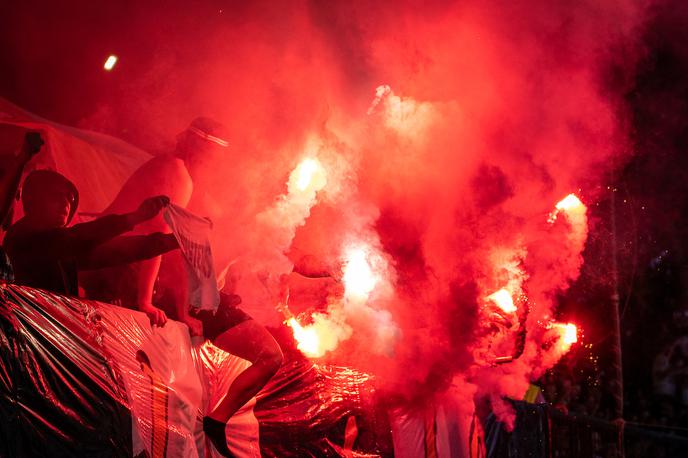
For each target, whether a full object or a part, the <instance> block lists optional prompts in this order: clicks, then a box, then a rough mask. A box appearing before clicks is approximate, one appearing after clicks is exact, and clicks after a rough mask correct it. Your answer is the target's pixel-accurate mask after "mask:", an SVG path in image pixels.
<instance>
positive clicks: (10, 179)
mask: <svg viewBox="0 0 688 458" xmlns="http://www.w3.org/2000/svg"><path fill="white" fill-rule="evenodd" d="M42 146H43V139H42V138H41V134H39V133H38V132H27V133H26V135H25V136H24V144H23V145H22V148H21V150H20V151H19V154H18V155H17V156H16V157H15V158H14V159H13V160H12V162H11V163H10V166H9V168H8V169H7V170H6V171H5V173H4V174H3V175H2V177H0V224H1V223H3V222H4V221H5V218H7V214H8V213H9V212H10V210H11V209H12V204H13V203H14V198H15V196H16V195H17V188H18V187H19V180H20V179H21V176H22V173H23V172H24V167H25V166H26V164H27V163H28V162H29V161H30V160H31V158H32V157H33V156H35V155H36V153H38V152H39V151H40V150H41V147H42Z"/></svg>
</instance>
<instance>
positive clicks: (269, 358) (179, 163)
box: [96, 117, 282, 456]
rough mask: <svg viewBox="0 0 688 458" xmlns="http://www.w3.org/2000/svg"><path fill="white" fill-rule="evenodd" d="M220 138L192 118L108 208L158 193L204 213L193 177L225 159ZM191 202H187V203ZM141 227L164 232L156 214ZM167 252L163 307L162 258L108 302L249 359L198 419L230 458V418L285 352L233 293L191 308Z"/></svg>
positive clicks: (219, 131)
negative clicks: (170, 319) (170, 320)
mask: <svg viewBox="0 0 688 458" xmlns="http://www.w3.org/2000/svg"><path fill="white" fill-rule="evenodd" d="M225 138H226V131H225V128H224V126H222V125H221V124H220V123H218V122H216V121H214V120H212V119H209V118H203V117H201V118H197V119H195V120H194V121H193V122H192V123H191V125H190V126H189V127H188V128H187V129H186V130H185V131H184V132H182V133H181V134H179V135H178V136H177V146H176V149H175V151H174V152H173V153H172V154H169V155H163V156H157V157H155V158H153V159H151V160H150V161H148V162H147V163H145V164H143V165H142V166H141V167H140V168H139V169H138V170H137V171H136V172H134V174H133V175H132V176H131V177H130V178H129V180H128V181H127V182H126V183H125V184H124V186H123V188H122V190H121V191H120V193H119V194H118V196H117V197H116V198H115V200H114V202H113V203H112V204H111V205H110V207H109V208H108V209H107V210H106V213H122V212H126V211H129V209H130V208H132V206H133V205H134V203H135V202H140V200H141V199H142V198H146V197H148V196H156V195H161V194H163V195H166V196H169V198H170V200H171V202H172V203H174V204H176V205H179V206H181V207H185V208H187V207H188V210H190V211H192V212H194V213H196V214H199V215H207V214H208V213H207V209H206V208H201V207H202V206H203V204H202V203H203V201H204V200H206V199H203V197H206V192H205V191H204V192H202V194H203V195H199V194H201V192H199V191H198V190H197V191H196V192H197V195H194V196H193V199H192V194H193V192H194V185H195V183H194V178H196V177H199V176H204V172H206V171H208V168H212V167H217V166H218V165H219V164H218V161H226V160H228V159H229V157H228V156H229V155H230V154H231V150H230V149H229V144H228V142H227V141H226V140H225ZM197 184H200V183H197ZM189 202H192V204H191V205H189ZM138 230H139V231H142V232H144V231H148V232H155V231H169V230H168V229H167V228H166V226H165V223H164V222H163V220H162V218H160V217H158V218H155V219H154V220H151V221H149V222H148V223H145V224H142V225H140V226H138ZM144 233H145V232H144ZM171 255H172V256H169V255H166V258H167V257H169V259H166V260H165V263H166V264H168V267H167V268H166V269H165V270H166V273H165V275H161V281H160V283H161V284H160V285H159V289H161V290H164V289H166V290H167V292H168V295H167V301H166V302H167V303H168V304H167V306H166V307H165V306H163V305H162V304H159V305H160V308H159V307H156V306H155V305H153V299H152V298H153V290H154V285H155V281H156V278H157V277H158V271H159V269H160V263H161V258H160V257H157V258H154V259H151V260H149V261H146V262H143V263H140V264H139V266H138V270H137V271H136V272H135V275H134V277H132V276H131V275H129V276H127V275H119V276H118V277H117V278H122V279H124V284H123V285H120V287H116V288H112V287H110V288H109V290H110V291H109V295H110V296H111V297H109V298H106V299H109V300H113V299H117V300H119V301H121V302H122V303H123V305H128V306H136V307H137V308H138V309H139V310H141V311H143V312H145V313H147V314H148V316H149V317H150V318H151V321H152V322H153V323H154V324H157V325H160V326H161V325H164V323H165V321H166V320H167V315H168V314H173V315H176V317H175V318H176V319H178V320H179V321H182V322H184V323H186V324H187V325H188V326H189V330H190V332H191V334H192V335H204V337H206V338H207V339H208V340H210V341H211V342H212V343H213V344H214V345H215V346H217V347H219V348H221V349H222V350H224V351H226V352H228V353H231V354H233V355H236V356H238V357H240V358H242V359H245V360H247V361H249V362H251V363H252V364H251V366H250V367H248V368H247V369H246V370H245V371H244V372H242V373H241V374H239V376H238V377H237V378H236V379H235V380H234V382H233V383H232V385H231V386H230V388H229V391H228V392H227V395H226V396H225V397H224V399H223V400H222V401H221V402H220V404H219V405H218V406H217V407H216V408H215V409H214V410H213V411H211V412H209V413H208V414H207V416H206V417H204V418H203V429H204V431H205V433H206V435H207V437H208V438H209V439H210V440H211V441H212V443H213V445H214V446H215V448H216V449H217V450H218V451H219V452H220V453H221V454H222V455H224V456H231V453H230V451H229V448H228V447H227V442H226V436H225V428H226V426H227V421H228V420H229V419H230V418H231V417H232V415H234V414H235V413H236V412H237V410H239V408H240V407H241V406H243V405H244V404H245V403H246V402H248V401H249V400H250V399H251V398H252V397H253V396H255V395H256V394H257V393H258V391H260V389H261V388H262V387H263V386H265V384H266V383H267V382H268V381H269V380H270V378H272V376H273V375H274V374H275V373H276V372H277V370H278V369H279V368H280V366H281V364H282V352H281V350H280V347H279V345H278V344H277V342H276V341H275V340H274V338H273V337H272V335H271V334H270V333H269V332H268V331H267V330H266V329H265V328H264V327H263V326H262V325H260V324H259V323H257V322H256V321H254V320H253V319H251V317H249V316H248V315H246V314H245V313H244V312H243V311H241V310H240V309H238V308H237V307H236V305H237V302H240V299H239V298H238V297H237V296H234V295H232V294H224V293H222V294H221V295H220V297H221V302H220V306H219V309H218V310H217V312H216V313H215V314H213V313H211V312H207V311H203V312H195V311H193V310H191V311H190V310H189V303H188V294H187V291H186V285H185V279H186V274H185V272H184V267H183V259H182V258H181V255H180V254H179V253H178V252H177V253H171ZM130 273H131V271H130ZM106 277H109V278H113V277H114V276H112V275H109V276H106ZM165 279H166V280H165ZM131 280H134V281H135V284H136V286H137V287H136V288H135V289H136V291H135V292H134V294H128V293H127V290H131V284H132V283H131ZM96 289H97V288H96ZM170 302H171V303H172V305H171V306H170V305H169V303H170ZM162 308H165V310H162Z"/></svg>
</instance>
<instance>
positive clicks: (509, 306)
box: [487, 288, 517, 313]
mask: <svg viewBox="0 0 688 458" xmlns="http://www.w3.org/2000/svg"><path fill="white" fill-rule="evenodd" d="M487 299H488V300H491V301H493V302H494V303H495V304H497V306H498V307H499V308H500V309H502V310H503V311H504V312H506V313H513V312H515V311H516V310H517V308H516V306H515V305H514V300H513V299H512V298H511V294H509V291H507V290H506V289H504V288H502V289H500V290H499V291H497V292H496V293H492V294H490V295H489V296H487Z"/></svg>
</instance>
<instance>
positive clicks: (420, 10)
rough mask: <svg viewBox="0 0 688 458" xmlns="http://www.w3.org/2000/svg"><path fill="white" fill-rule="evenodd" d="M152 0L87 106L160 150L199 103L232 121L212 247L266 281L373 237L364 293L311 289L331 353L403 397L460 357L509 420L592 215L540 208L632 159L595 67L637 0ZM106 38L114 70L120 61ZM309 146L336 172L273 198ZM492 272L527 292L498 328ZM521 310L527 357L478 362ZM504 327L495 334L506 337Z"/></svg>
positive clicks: (450, 371) (587, 193)
mask: <svg viewBox="0 0 688 458" xmlns="http://www.w3.org/2000/svg"><path fill="white" fill-rule="evenodd" d="M237 5H239V4H238V3H237ZM141 8H143V7H141ZM150 13H151V12H150V11H143V10H139V11H135V12H133V13H132V15H131V18H130V23H129V24H128V28H129V30H130V31H131V36H133V37H142V38H145V39H147V40H149V41H150V42H152V44H153V45H150V46H151V47H152V46H154V47H155V52H154V54H153V52H152V51H151V57H150V61H151V64H150V65H149V66H148V67H147V70H146V71H144V72H142V73H141V74H139V75H137V76H132V77H130V78H129V79H127V80H126V81H125V82H124V83H123V84H122V86H121V88H120V89H118V90H117V91H116V92H115V93H114V94H113V98H112V100H111V101H108V102H105V103H103V105H102V106H101V107H100V108H99V109H98V110H97V111H96V112H95V113H93V114H92V115H91V116H88V117H87V118H85V119H84V120H83V122H82V124H83V125H84V126H85V127H93V128H102V129H112V130H111V131H113V132H115V133H119V132H121V131H122V130H124V129H125V128H126V131H127V132H128V134H127V135H128V137H129V139H130V140H133V141H134V142H136V143H138V144H140V145H142V146H145V147H148V148H149V149H152V150H164V149H170V148H171V147H172V140H173V138H174V134H176V133H177V132H179V131H180V130H181V129H182V128H183V127H184V126H185V125H186V124H187V123H188V121H189V120H190V119H192V118H193V117H195V116H196V115H198V114H205V115H209V116H214V117H216V118H217V119H219V120H221V121H223V122H224V123H225V124H227V125H228V126H229V129H230V131H232V132H233V137H232V138H231V139H230V148H231V153H230V157H228V158H227V160H226V161H225V163H224V166H222V167H217V168H215V169H214V176H208V177H207V179H206V180H197V181H198V185H199V186H198V187H197V189H203V186H206V189H211V190H212V191H213V192H215V193H218V192H219V195H220V198H219V200H218V206H217V208H216V214H214V215H208V216H211V217H213V219H214V220H215V221H216V227H217V228H219V229H218V230H219V232H218V240H217V243H218V244H219V247H218V248H219V249H218V254H219V258H220V260H219V262H220V263H226V262H227V261H230V260H234V259H236V258H237V257H239V256H241V257H242V258H243V260H244V261H245V264H247V265H253V266H255V265H256V264H252V261H251V260H252V259H253V258H252V256H254V257H256V258H260V262H259V263H258V264H259V265H260V266H261V269H262V270H263V271H267V272H268V274H269V275H268V276H267V277H270V278H272V279H273V280H274V279H276V278H278V277H279V275H280V274H282V273H285V272H287V271H288V270H289V268H290V266H291V263H292V262H298V261H299V260H300V259H301V258H302V257H303V256H304V255H309V256H312V257H314V258H315V259H317V262H318V263H320V264H321V265H324V266H326V267H327V268H328V269H329V270H330V272H331V273H332V274H333V275H335V276H338V277H341V276H342V275H343V272H342V270H343V267H344V265H345V264H346V262H347V261H346V256H345V253H346V252H347V250H348V249H350V248H352V247H356V246H364V247H365V249H366V250H368V252H369V253H370V255H371V259H375V261H374V262H375V266H374V267H373V270H375V273H376V275H380V276H381V278H382V279H383V281H381V282H379V286H380V288H378V289H374V290H373V291H372V292H371V294H370V296H369V297H366V298H365V300H363V301H360V300H359V301H350V300H349V301H347V299H346V297H345V298H344V299H341V297H340V298H334V299H332V298H331V299H330V303H329V304H323V306H322V307H321V312H327V311H328V310H329V312H327V313H324V314H323V315H320V316H319V318H317V319H316V322H319V323H323V322H324V321H323V320H325V322H326V321H327V320H331V321H333V323H329V322H328V325H332V326H338V329H339V330H340V331H341V334H338V335H339V336H340V337H341V342H340V343H338V344H337V345H339V346H338V349H337V350H335V351H334V352H333V353H330V354H329V356H328V358H331V359H332V360H334V361H337V362H339V363H342V364H354V365H357V366H359V367H361V368H363V369H366V370H369V371H371V372H374V373H376V374H377V375H378V376H380V378H381V380H383V381H384V385H385V386H386V387H387V388H389V389H398V390H400V391H401V392H403V393H405V394H412V395H414V396H416V395H418V393H419V392H421V393H422V392H429V391H432V390H433V389H438V388H442V387H444V386H442V385H443V383H444V384H445V386H446V385H448V384H449V382H450V380H451V379H452V377H454V389H455V390H457V391H458V392H460V393H462V394H463V395H466V394H467V393H469V394H470V395H472V393H476V392H477V393H479V394H482V395H486V396H489V397H490V398H491V399H492V402H493V407H494V408H495V410H496V411H497V412H498V414H499V415H500V418H502V419H504V420H507V421H509V419H510V414H509V410H508V408H507V406H506V404H504V403H503V401H501V396H503V395H508V396H512V397H515V398H520V397H522V395H523V393H524V391H525V389H526V388H527V385H528V382H529V381H530V380H532V379H534V378H536V377H538V376H539V375H540V374H541V373H542V371H543V370H545V369H546V368H547V367H551V366H552V365H553V364H555V363H556V360H557V359H558V357H559V356H560V355H561V352H560V351H559V352H558V351H557V349H558V348H561V347H558V346H557V343H556V342H557V339H558V338H559V335H558V334H556V328H549V327H548V326H547V323H550V322H551V321H552V320H553V319H554V316H555V296H556V294H558V293H560V292H561V291H563V290H565V289H566V288H567V287H568V285H569V284H570V283H571V282H572V281H574V280H575V279H576V278H577V275H578V272H579V269H580V266H581V263H582V258H581V253H582V249H583V244H584V242H585V236H586V234H587V227H583V226H580V224H579V222H580V221H579V220H577V219H576V217H572V216H567V217H557V218H553V221H552V222H548V218H549V217H550V215H551V213H552V212H553V211H554V206H555V205H556V203H557V202H559V201H560V200H561V199H562V198H564V197H565V196H567V195H568V194H569V193H572V192H575V193H577V194H578V195H579V197H581V198H582V199H583V200H584V201H585V202H586V203H587V204H588V205H589V204H591V203H593V202H594V200H595V187H596V186H597V185H599V184H600V183H601V182H602V180H603V179H604V177H605V176H606V174H607V173H609V172H610V171H611V170H612V169H613V167H615V166H619V165H620V164H621V163H622V162H623V160H624V157H623V155H622V153H623V152H624V151H626V150H627V146H628V145H627V140H626V132H625V130H624V126H625V114H624V111H623V104H621V103H620V100H621V96H622V94H621V93H620V92H614V91H611V90H609V89H608V88H606V86H605V79H604V76H605V74H606V73H605V72H606V71H608V66H609V65H610V63H613V64H614V65H616V66H617V67H618V68H621V69H622V71H628V72H630V71H632V68H633V63H634V61H633V59H634V57H635V56H634V54H635V53H634V51H633V50H634V49H635V42H634V37H635V35H636V29H637V27H638V26H639V25H640V24H641V21H642V19H643V14H644V10H643V9H642V8H641V6H640V5H639V4H638V2H635V1H624V0H615V1H607V2H598V1H592V0H591V1H583V2H575V3H571V2H556V1H555V2H553V1H546V0H541V1H529V2H525V1H515V2H498V1H480V2H378V1H370V2H339V3H333V2H317V1H312V2H307V1H303V2H300V3H298V4H297V5H296V6H295V4H294V2H273V1H270V2H252V3H250V4H245V3H242V4H241V6H235V7H231V8H230V7H223V12H222V13H220V12H219V9H218V10H213V11H210V10H208V11H205V10H204V11H203V14H198V15H195V16H193V17H186V16H188V15H187V13H184V12H181V10H180V12H179V13H177V12H175V11H172V9H171V10H170V11H168V12H165V13H164V14H162V15H159V13H158V12H156V14H155V15H152V14H150ZM153 16H155V20H154V21H153V20H152V17H153ZM172 24H174V27H172ZM621 50H623V53H622V52H621ZM112 51H113V52H114V51H117V50H112ZM108 52H109V51H108ZM132 52H134V51H132ZM118 55H119V56H120V61H119V63H118V66H117V68H116V69H114V70H113V73H114V72H116V71H118V70H122V71H123V69H124V68H125V66H126V64H127V55H126V53H124V52H118ZM385 86H387V87H385ZM310 157H312V158H317V159H318V161H319V162H320V163H321V164H322V165H323V167H325V169H326V170H327V185H326V186H325V187H324V188H323V189H322V190H320V191H318V192H317V197H315V201H310V200H306V201H301V200H299V201H298V202H299V203H298V205H297V206H296V207H292V206H289V205H290V204H285V205H286V207H285V208H288V209H292V210H293V211H294V214H291V213H290V217H289V218H279V217H277V216H279V215H280V213H279V212H280V211H283V210H279V211H278V210H276V209H277V208H278V207H279V206H280V205H282V204H284V202H285V201H286V202H292V201H291V200H289V199H291V198H292V197H293V195H291V194H290V193H289V192H290V191H289V189H287V186H286V185H285V184H286V183H287V181H288V179H289V174H290V172H291V171H292V170H293V169H294V168H295V167H296V166H297V164H299V163H300V162H301V161H302V160H303V159H306V158H310ZM201 181H202V182H201ZM278 196H282V197H278ZM290 196H292V197H290ZM284 199H286V200H284ZM280 202H281V203H282V204H280ZM280 208H282V207H280ZM289 211H291V210H289ZM259 214H261V215H263V217H261V218H257V215H259ZM265 215H268V216H265ZM294 215H296V217H293V216H294ZM583 218H584V215H583ZM284 221H289V223H288V224H287V223H284ZM256 234H260V235H261V236H260V237H257V236H256ZM292 238H293V243H292ZM285 252H286V253H288V254H289V259H287V258H285V257H284V256H283V253H285ZM371 262H372V261H371ZM237 265H238V264H237ZM237 269H238V270H242V269H243V271H242V272H241V273H240V274H238V275H239V276H243V277H242V278H243V279H245V280H246V279H248V278H249V277H251V278H254V277H255V275H254V274H256V275H257V272H253V271H251V272H250V274H247V273H246V272H247V271H249V270H250V269H248V268H246V267H244V268H242V269H240V268H239V267H237ZM267 277H264V278H267ZM239 282H240V283H241V281H239ZM259 283H260V282H259V281H255V280H251V281H249V280H246V283H245V284H244V290H245V291H254V292H255V291H257V290H258V289H259V286H256V285H258V284H259ZM263 283H266V282H263ZM267 283H269V281H268V282H267ZM502 288H506V289H507V290H508V292H509V294H511V295H512V298H513V301H514V304H515V305H516V307H517V311H515V312H513V314H512V315H509V314H507V316H506V318H505V320H506V321H504V323H505V324H500V325H499V326H501V328H499V329H500V330H498V331H495V328H493V327H491V325H490V323H488V321H489V320H488V319H487V318H486V316H489V315H486V313H487V312H485V310H486V309H485V307H486V299H485V298H486V297H487V296H488V295H490V294H492V293H494V292H497V291H499V290H500V289H502ZM251 294H252V293H249V292H247V293H246V295H247V296H246V300H247V302H249V303H250V302H253V303H254V304H253V305H255V304H256V303H261V301H263V303H267V299H266V297H265V296H261V295H260V294H258V293H256V294H255V297H249V296H251ZM265 307H267V309H268V310H269V313H273V312H272V309H271V308H270V305H266V306H265ZM527 310H529V313H526V311H527ZM505 313H506V312H505ZM275 316H276V317H277V315H276V313H275ZM318 320H320V321H318ZM486 320H487V321H486ZM275 321H277V318H275ZM520 321H523V323H525V324H524V325H523V326H525V330H526V331H527V337H526V339H525V342H524V343H523V348H522V354H521V355H520V357H519V358H517V359H516V360H515V361H514V362H512V363H507V364H503V365H500V366H492V365H490V364H486V360H485V358H487V356H485V353H484V352H483V350H484V348H483V346H484V345H485V342H486V341H487V340H494V339H497V337H495V336H510V335H513V334H516V333H517V331H518V329H519V326H520V324H519V323H520ZM543 323H544V324H543ZM499 326H498V327H499ZM500 333H502V334H500ZM505 342H506V343H504V345H503V346H500V345H497V344H495V348H499V349H500V350H503V351H506V352H507V353H508V352H510V351H515V348H514V347H517V346H518V345H516V344H514V341H513V338H505ZM494 356H506V355H494ZM478 381H479V385H480V386H477V385H478V383H477V382H478Z"/></svg>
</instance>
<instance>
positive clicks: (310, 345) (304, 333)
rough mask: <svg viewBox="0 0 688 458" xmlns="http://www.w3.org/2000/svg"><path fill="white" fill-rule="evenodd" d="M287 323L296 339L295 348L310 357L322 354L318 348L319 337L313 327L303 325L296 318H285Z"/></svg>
mask: <svg viewBox="0 0 688 458" xmlns="http://www.w3.org/2000/svg"><path fill="white" fill-rule="evenodd" d="M287 324H288V325H289V326H290V327H291V329H292V331H293V333H294V339H296V343H297V344H296V348H298V349H299V350H301V351H302V352H303V354H305V355H306V356H311V357H315V358H317V357H319V356H322V355H323V354H324V351H322V349H321V348H320V338H319V337H318V334H317V332H316V331H315V329H314V328H310V327H305V328H304V327H303V326H301V324H300V323H299V322H298V321H296V318H290V319H289V320H287Z"/></svg>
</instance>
